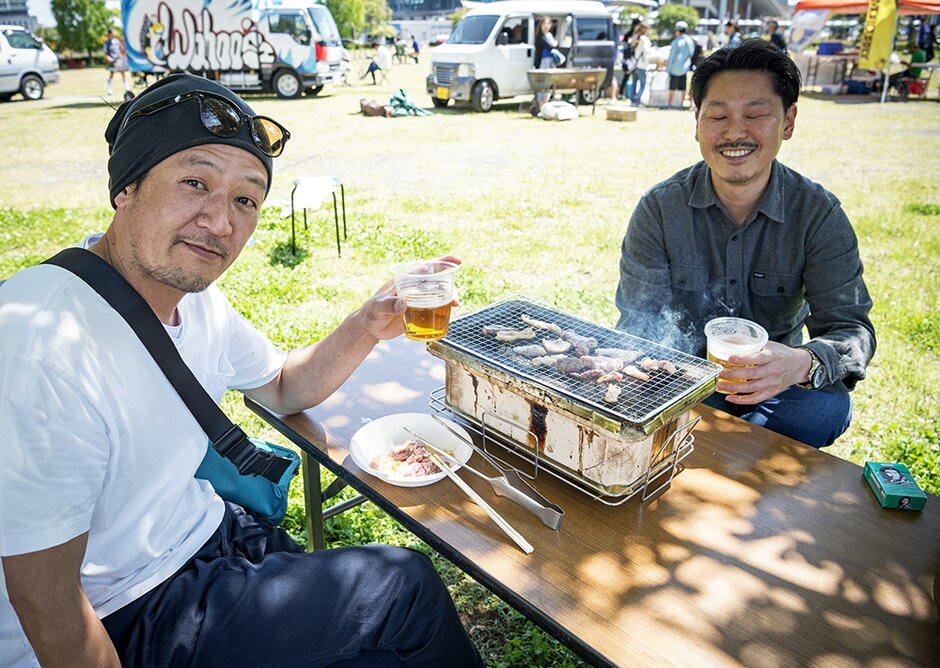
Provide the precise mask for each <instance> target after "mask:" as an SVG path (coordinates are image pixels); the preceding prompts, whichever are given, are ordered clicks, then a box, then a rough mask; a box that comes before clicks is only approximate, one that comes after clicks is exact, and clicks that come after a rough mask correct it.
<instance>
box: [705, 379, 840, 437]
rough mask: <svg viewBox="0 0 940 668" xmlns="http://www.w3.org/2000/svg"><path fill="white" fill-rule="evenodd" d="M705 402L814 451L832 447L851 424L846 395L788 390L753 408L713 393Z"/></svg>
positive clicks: (798, 389) (793, 388)
mask: <svg viewBox="0 0 940 668" xmlns="http://www.w3.org/2000/svg"><path fill="white" fill-rule="evenodd" d="M704 403H706V404H708V405H709V406H711V407H712V408H717V409H718V410H721V411H724V412H726V413H731V414H732V415H734V416H735V417H739V418H741V419H742V420H747V421H748V422H750V423H751V424H756V425H759V426H761V427H767V429H770V430H771V431H775V432H777V433H778V434H783V435H784V436H789V437H790V438H792V439H794V440H797V441H800V442H801V443H806V444H807V445H811V446H813V447H814V448H822V447H825V446H827V445H832V443H833V442H834V441H835V440H836V439H837V438H839V436H841V435H842V434H843V433H844V432H845V430H846V429H848V428H849V424H851V422H852V399H851V398H850V397H849V395H848V393H847V392H825V391H823V390H804V389H803V388H801V387H791V388H788V389H786V390H784V391H783V392H781V393H780V394H778V395H777V396H775V397H771V398H770V399H767V400H766V401H762V402H761V403H759V404H756V405H754V406H741V405H738V404H732V403H729V402H727V401H725V397H724V395H723V394H718V393H717V392H716V393H715V394H713V395H711V396H710V397H708V399H706V400H705V401H704Z"/></svg>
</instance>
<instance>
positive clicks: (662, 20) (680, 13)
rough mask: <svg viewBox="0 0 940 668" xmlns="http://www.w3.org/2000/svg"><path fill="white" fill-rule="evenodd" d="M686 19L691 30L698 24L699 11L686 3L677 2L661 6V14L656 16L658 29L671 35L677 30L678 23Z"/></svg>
mask: <svg viewBox="0 0 940 668" xmlns="http://www.w3.org/2000/svg"><path fill="white" fill-rule="evenodd" d="M679 21H685V22H686V23H688V24H689V32H691V31H692V29H693V28H695V26H697V25H698V12H697V11H696V10H695V9H694V8H692V7H687V6H686V5H680V4H677V3H675V2H669V3H667V4H665V5H663V6H662V7H660V8H659V15H658V16H657V18H656V30H657V31H658V32H659V33H660V34H662V33H668V34H669V35H670V37H671V36H672V33H674V32H675V30H676V23H678V22H679Z"/></svg>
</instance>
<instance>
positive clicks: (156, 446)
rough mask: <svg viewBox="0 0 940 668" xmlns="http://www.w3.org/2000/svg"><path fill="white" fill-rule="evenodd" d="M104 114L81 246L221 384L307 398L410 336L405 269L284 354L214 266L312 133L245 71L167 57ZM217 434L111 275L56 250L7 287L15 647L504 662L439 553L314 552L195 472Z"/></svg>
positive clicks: (2, 312) (119, 655) (76, 653)
mask: <svg viewBox="0 0 940 668" xmlns="http://www.w3.org/2000/svg"><path fill="white" fill-rule="evenodd" d="M104 134H105V139H106V140H107V142H108V148H109V153H110V159H109V160H108V175H109V177H110V179H109V184H108V186H109V191H110V204H111V206H112V207H113V208H114V215H113V218H112V221H111V224H110V226H109V227H108V229H107V231H106V232H105V233H104V235H103V236H102V235H92V237H89V238H86V239H85V241H84V242H83V244H82V245H83V247H85V248H87V249H88V251H89V252H90V253H93V254H94V255H96V256H97V257H98V259H99V260H100V261H102V262H104V263H107V264H109V265H111V267H112V268H113V269H114V270H115V271H117V272H118V273H119V274H121V275H122V276H123V277H124V278H125V279H126V280H127V282H128V283H130V285H131V286H132V288H133V289H134V290H136V291H137V292H138V293H139V294H140V296H141V298H142V299H143V300H144V302H145V303H146V306H144V308H149V309H151V311H152V313H150V316H152V317H155V318H157V319H159V321H160V323H162V327H164V328H165V330H166V333H167V335H168V336H169V338H170V340H172V343H169V345H175V346H176V348H177V349H178V351H179V353H180V356H181V357H182V358H183V361H184V363H185V364H186V365H187V366H188V367H189V369H190V370H191V371H192V373H193V375H194V376H195V378H196V379H197V380H198V382H199V383H201V384H202V385H203V387H204V389H205V390H206V392H208V393H209V394H210V395H211V396H212V397H213V399H214V400H215V401H219V400H220V399H221V398H222V395H223V393H224V392H225V391H227V390H228V389H238V390H241V391H242V392H243V393H244V394H245V395H246V396H250V397H252V398H253V399H255V400H256V401H258V402H260V403H261V404H264V405H265V406H268V407H269V408H271V409H272V410H275V411H277V412H279V413H295V412H298V411H301V410H304V409H305V407H310V406H313V405H316V404H319V403H320V402H322V401H323V400H325V399H327V397H329V396H330V395H331V394H332V393H333V392H334V391H335V390H336V388H338V387H339V386H340V385H341V384H342V383H343V382H344V381H345V379H346V378H347V377H348V376H349V375H350V374H351V373H352V372H353V370H354V369H355V368H356V367H357V366H358V365H359V364H360V362H361V361H362V360H363V359H365V357H366V356H367V355H369V353H370V352H371V351H372V349H373V347H374V346H375V344H376V343H378V341H379V340H383V339H389V338H394V337H396V336H399V335H400V334H401V333H402V332H403V329H404V328H403V323H402V317H401V313H402V312H403V311H404V307H405V305H404V303H403V300H401V299H399V298H398V297H397V295H396V294H395V291H394V284H393V283H392V282H387V283H386V284H385V285H383V286H382V287H381V288H379V290H378V291H377V292H376V293H375V294H373V295H372V296H371V297H370V298H369V299H367V300H366V301H365V302H364V303H363V305H362V306H361V307H360V308H359V309H357V310H356V311H354V312H353V313H352V314H350V315H349V316H348V317H346V318H345V320H343V322H342V323H340V324H339V325H338V326H337V328H336V329H335V330H334V331H333V332H331V333H330V334H328V335H327V336H325V337H323V338H322V339H320V340H319V341H316V342H315V343H313V344H311V345H308V346H304V347H302V348H295V349H293V350H290V351H285V350H281V349H280V348H278V347H276V346H275V345H274V344H273V343H272V342H271V341H270V340H268V338H267V337H266V336H264V334H262V333H261V332H260V331H258V330H257V329H256V328H255V327H254V326H253V325H252V324H251V323H250V322H249V321H248V320H247V319H246V318H244V317H243V316H242V315H240V314H239V312H238V311H237V310H235V308H234V307H233V305H232V304H231V303H230V302H229V300H228V299H227V298H226V296H225V295H224V294H223V293H222V291H221V290H219V288H218V287H216V286H215V285H214V282H215V281H216V279H217V278H219V276H221V275H222V274H223V273H224V272H225V271H226V270H227V269H228V268H229V267H230V266H231V265H232V263H233V262H235V260H236V258H237V257H238V256H239V254H240V253H241V251H242V249H243V248H244V247H245V245H246V243H247V242H248V240H249V239H250V238H251V236H252V234H253V233H254V231H255V229H256V228H257V224H258V216H259V212H260V210H261V205H262V203H263V202H264V199H265V197H266V195H267V193H268V191H269V189H270V188H271V180H272V176H273V169H274V158H275V157H276V156H278V155H280V154H281V152H282V150H283V148H284V145H285V144H286V142H287V141H288V139H289V138H290V135H289V133H288V132H287V130H286V129H285V128H284V127H283V126H281V125H280V124H279V123H277V122H276V121H275V120H273V119H271V118H267V117H262V116H256V115H255V114H254V112H253V111H252V109H251V108H250V107H249V106H248V105H247V104H246V103H245V101H244V100H242V99H241V98H239V97H238V96H237V95H235V94H234V93H233V92H232V91H231V90H229V89H228V88H226V87H224V86H222V85H220V84H218V83H216V82H214V81H209V80H207V79H205V78H203V77H197V76H193V75H190V74H174V75H171V76H168V77H166V78H165V79H162V80H161V81H159V82H157V83H155V84H153V85H152V86H150V87H149V88H148V89H147V90H145V91H144V92H143V93H141V95H140V96H138V97H137V98H136V99H135V100H133V101H131V102H125V103H124V104H122V105H121V106H120V107H119V108H118V110H117V112H116V113H115V114H114V116H113V117H112V118H111V121H110V123H109V124H108V127H107V130H106V131H105V133H104ZM450 259H452V260H457V261H459V259H458V258H450ZM158 326H160V325H158ZM207 447H208V440H207V437H206V433H205V432H204V431H203V430H202V429H201V428H200V426H199V424H198V423H197V422H196V420H194V419H193V416H192V414H191V413H190V411H189V409H188V408H187V406H186V404H185V403H183V400H182V399H181V398H180V396H179V395H178V394H177V393H176V391H175V390H174V389H173V388H172V386H171V385H170V383H168V382H167V379H166V377H164V376H163V374H162V373H161V372H160V370H159V367H158V366H157V365H156V364H155V363H154V360H153V358H152V357H151V355H150V353H149V352H148V351H147V349H146V348H145V347H144V346H143V344H142V343H141V341H140V339H138V337H137V335H136V334H135V332H134V330H133V329H131V327H129V326H128V324H127V323H126V322H125V321H124V319H123V318H122V317H121V316H120V315H119V314H118V313H117V312H116V311H115V310H114V309H113V308H112V307H111V306H110V305H109V304H108V302H107V301H105V300H104V299H102V297H101V296H100V295H99V294H98V293H97V292H95V291H94V289H93V288H91V286H89V285H88V284H87V283H85V282H84V281H83V280H82V279H80V278H79V277H78V276H76V275H74V274H72V273H71V272H70V271H68V270H66V269H63V268H61V267H58V266H54V265H49V264H40V265H36V266H33V267H29V268H27V269H24V270H22V271H20V272H17V273H16V274H14V275H13V276H12V277H10V278H9V279H8V280H7V281H6V282H4V283H3V285H2V286H0V462H3V465H2V466H0V666H3V667H4V668H26V667H32V666H37V665H43V666H95V667H96V668H97V667H107V668H111V667H117V666H119V665H124V666H147V667H148V668H159V667H161V666H167V667H170V666H184V665H186V666H189V665H193V666H262V665H264V666H288V665H290V666H379V665H381V666H465V667H467V668H470V667H473V668H481V667H482V665H483V664H482V661H481V659H480V656H479V653H478V652H477V651H476V649H475V648H474V647H473V645H472V643H471V641H470V638H469V637H468V636H467V633H466V631H465V630H464V629H463V626H462V625H461V623H460V618H459V617H458V615H457V611H456V609H455V608H454V605H453V601H452V600H451V598H450V595H449V594H448V592H447V588H446V587H445V586H444V583H443V582H442V581H441V579H440V577H439V576H438V575H437V572H436V571H435V570H434V567H433V565H432V564H431V561H430V560H429V559H428V558H427V557H426V556H424V555H423V554H421V553H419V552H415V551H413V550H408V549H403V548H397V547H389V546H386V545H367V546H361V547H347V548H338V549H330V550H316V551H315V552H305V551H304V549H303V546H301V545H299V544H297V543H295V542H294V541H293V540H291V538H290V537H289V536H288V534H287V533H286V532H285V531H284V530H283V529H280V528H276V527H273V526H271V525H268V524H264V523H263V522H260V521H259V520H258V519H256V518H255V517H254V516H253V515H252V514H251V513H250V512H249V511H247V510H245V509H244V508H242V507H241V506H238V505H236V504H233V503H228V502H225V501H223V500H222V499H221V498H220V497H219V496H218V495H217V494H216V492H215V490H214V489H213V487H212V485H211V484H210V483H209V482H207V481H205V480H199V479H197V478H196V477H195V473H196V471H197V469H198V468H199V465H200V462H201V461H202V459H203V457H204V456H205V454H206V450H207Z"/></svg>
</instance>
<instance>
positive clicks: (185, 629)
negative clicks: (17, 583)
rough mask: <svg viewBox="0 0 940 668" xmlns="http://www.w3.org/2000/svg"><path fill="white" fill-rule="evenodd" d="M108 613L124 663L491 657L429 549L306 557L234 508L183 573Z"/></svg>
mask: <svg viewBox="0 0 940 668" xmlns="http://www.w3.org/2000/svg"><path fill="white" fill-rule="evenodd" d="M101 621H102V623H103V624H104V626H105V629H107V631H108V634H109V635H110V636H111V639H112V641H113V642H114V645H115V647H116V648H117V652H118V656H120V658H121V663H122V665H125V666H140V667H146V668H150V667H151V666H174V667H176V666H199V667H200V668H201V667H203V666H226V667H227V668H228V667H235V666H246V667H249V666H250V667H251V668H260V667H261V666H336V667H341V666H370V667H371V666H381V667H384V666H427V667H429V668H430V667H434V668H437V667H438V666H482V665H483V663H482V661H481V659H480V655H479V653H478V652H477V650H476V648H475V647H474V646H473V644H472V643H471V642H470V638H469V637H468V636H467V633H466V631H465V630H464V628H463V626H462V625H461V623H460V619H459V617H458V616H457V611H456V609H455V608H454V603H453V601H452V600H451V598H450V595H449V594H448V592H447V589H446V588H445V587H444V583H443V582H441V579H440V577H439V576H438V574H437V572H436V571H435V570H434V567H433V566H432V565H431V561H430V560H429V559H428V558H427V557H426V556H424V555H423V554H421V553H420V552H415V551H414V550H407V549H404V548H397V547H389V546H387V545H369V546H366V547H346V548H338V549H334V550H319V551H316V552H311V553H306V552H304V551H303V548H302V547H301V546H299V545H298V544H297V543H295V542H294V541H292V540H291V539H290V538H289V537H288V535H287V534H286V533H285V532H284V531H282V530H280V529H276V528H274V527H270V526H268V525H265V524H261V523H259V522H257V521H256V520H255V519H254V518H253V517H252V516H251V515H248V514H246V513H245V511H244V510H242V508H240V507H239V506H236V505H234V504H226V510H225V517H224V518H223V520H222V524H221V525H220V526H219V529H218V530H217V531H216V532H215V534H213V535H212V537H211V538H210V539H209V540H208V541H207V542H206V544H205V545H204V546H203V547H202V549H200V550H199V552H198V553H197V554H196V555H195V556H194V557H193V558H192V559H191V560H190V561H189V562H188V563H187V564H186V565H185V566H184V567H183V568H182V569H180V570H179V571H178V572H177V573H176V574H174V575H173V576H172V577H171V578H170V579H168V580H167V581H165V582H163V583H162V584H160V585H159V586H158V587H156V588H155V589H153V590H152V591H150V592H148V593H147V594H145V595H144V596H142V597H141V598H139V599H137V600H136V601H134V602H132V603H130V604H129V605H127V606H125V607H123V608H121V609H120V610H118V611H116V612H114V613H112V614H110V615H108V616H107V617H105V618H104V619H102V620H101Z"/></svg>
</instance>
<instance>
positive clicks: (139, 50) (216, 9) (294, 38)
mask: <svg viewBox="0 0 940 668" xmlns="http://www.w3.org/2000/svg"><path fill="white" fill-rule="evenodd" d="M121 16H122V18H123V20H124V34H125V35H126V36H127V62H128V66H129V67H130V70H131V72H134V73H140V74H148V73H157V72H161V73H162V72H191V73H193V74H199V75H204V76H206V77H209V78H211V79H215V80H217V81H218V82H219V83H221V84H223V85H225V86H228V87H230V88H232V89H233V90H236V91H239V92H241V93H252V92H254V93H268V92H274V93H276V94H277V95H278V97H282V98H288V99H289V98H297V97H300V96H301V95H302V94H303V93H304V91H305V90H306V91H308V92H309V93H310V94H312V95H316V94H317V93H319V92H320V91H321V90H323V87H324V86H325V85H327V84H341V83H343V73H344V69H343V64H342V51H343V43H342V41H341V39H340V35H339V29H338V28H337V27H336V22H335V21H334V20H333V15H332V14H331V13H330V10H329V9H328V8H327V7H326V5H323V4H321V3H319V2H317V1H316V0H122V2H121Z"/></svg>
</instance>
